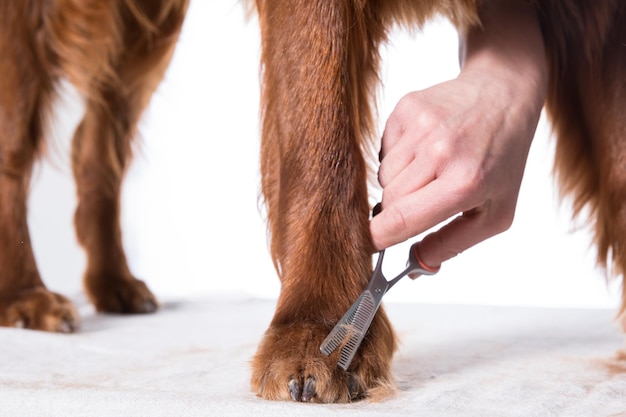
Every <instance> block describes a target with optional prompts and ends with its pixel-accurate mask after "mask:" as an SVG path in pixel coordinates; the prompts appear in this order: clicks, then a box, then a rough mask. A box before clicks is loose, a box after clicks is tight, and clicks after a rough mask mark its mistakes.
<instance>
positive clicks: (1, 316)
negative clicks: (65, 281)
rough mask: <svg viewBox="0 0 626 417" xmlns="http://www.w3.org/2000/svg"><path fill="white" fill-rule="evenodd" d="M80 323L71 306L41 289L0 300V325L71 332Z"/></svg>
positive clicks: (67, 301)
mask: <svg viewBox="0 0 626 417" xmlns="http://www.w3.org/2000/svg"><path fill="white" fill-rule="evenodd" d="M79 323H80V320H79V317H78V313H77V312H76V309H75V308H74V306H73V305H72V303H71V302H70V301H69V300H68V299H67V298H65V297H63V296H62V295H59V294H56V293H53V292H50V291H48V290H47V289H45V288H44V287H37V288H32V289H27V290H22V291H20V292H18V293H16V294H15V296H12V297H7V298H3V299H0V326H4V327H16V328H24V329H31V330H44V331H48V332H58V333H72V332H74V331H75V330H77V329H78V326H79Z"/></svg>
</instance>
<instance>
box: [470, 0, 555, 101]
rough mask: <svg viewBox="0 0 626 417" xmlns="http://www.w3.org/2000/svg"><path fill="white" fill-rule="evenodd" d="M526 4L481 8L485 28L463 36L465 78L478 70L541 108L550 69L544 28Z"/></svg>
mask: <svg viewBox="0 0 626 417" xmlns="http://www.w3.org/2000/svg"><path fill="white" fill-rule="evenodd" d="M527 3H528V2H525V1H512V0H504V1H500V0H486V1H484V2H483V4H482V5H481V6H480V9H479V15H480V18H481V22H482V27H475V28H472V29H469V30H468V31H467V32H466V33H461V34H460V49H459V60H460V64H461V68H462V75H463V74H466V73H470V72H474V71H480V72H485V73H487V74H489V77H491V78H492V79H493V80H494V81H497V80H501V81H502V82H503V84H504V85H509V86H510V88H511V89H516V91H515V92H514V93H515V94H520V96H519V99H520V100H526V101H527V104H528V105H531V106H533V107H534V108H538V109H541V107H542V106H543V101H544V99H545V95H546V89H547V80H548V68H547V62H546V56H545V50H544V43H543V37H542V33H541V28H540V27H539V23H538V20H537V17H536V15H535V12H534V10H533V9H532V7H531V6H530V5H528V4H527Z"/></svg>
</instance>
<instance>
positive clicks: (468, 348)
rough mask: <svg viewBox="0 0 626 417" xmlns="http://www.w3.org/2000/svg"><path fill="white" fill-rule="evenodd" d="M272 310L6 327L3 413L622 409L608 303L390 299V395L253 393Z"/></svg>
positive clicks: (256, 304) (237, 308) (624, 376)
mask: <svg viewBox="0 0 626 417" xmlns="http://www.w3.org/2000/svg"><path fill="white" fill-rule="evenodd" d="M273 307H274V302H273V301H263V300H244V299H219V300H218V299H207V300H183V301H178V302H166V303H164V305H163V308H162V310H161V311H160V312H159V313H158V314H155V315H148V316H134V317H121V316H109V315H96V314H94V312H93V310H92V308H91V307H89V306H87V305H85V304H84V303H83V306H82V307H81V308H80V310H81V314H82V316H83V324H82V329H81V332H80V333H78V334H75V335H55V334H46V333H40V332H32V331H24V330H14V329H0V415H2V416H63V417H72V416H117V417H120V416H151V417H156V416H168V417H169V416H245V417H248V416H272V417H279V416H292V415H298V416H299V417H307V416H315V417H320V416H359V417H367V416H383V415H384V416H429V417H437V416H446V417H448V416H472V417H476V416H501V417H507V416H520V417H533V416H572V417H574V416H580V417H583V416H584V417H590V416H596V417H597V416H613V417H617V416H620V417H626V362H620V361H617V360H616V359H615V354H616V353H617V352H618V351H619V350H620V349H621V348H622V347H623V337H622V335H621V334H620V332H619V331H618V327H617V326H616V325H615V323H614V322H613V312H611V311H607V310H562V309H560V310H547V309H533V308H508V307H507V308H504V307H472V306H444V305H415V304H390V305H388V306H387V309H388V312H389V315H390V317H391V319H392V321H393V322H394V324H395V327H396V330H397V332H398V334H399V336H400V338H401V345H400V349H399V351H398V353H397V355H396V357H395V361H394V369H395V374H396V377H397V382H398V386H399V393H398V395H397V396H395V397H394V398H391V399H389V400H387V401H384V402H380V403H371V402H368V401H362V402H356V403H352V404H345V405H317V404H300V403H289V402H270V401H264V400H261V399H259V398H257V397H256V396H255V395H254V394H252V393H251V392H250V389H249V385H248V379H249V375H250V370H249V360H250V358H251V356H252V355H253V354H254V351H255V349H256V344H257V343H258V341H259V340H260V338H261V337H262V334H263V332H264V331H265V329H266V327H267V324H268V323H269V321H270V319H271V317H272V312H273Z"/></svg>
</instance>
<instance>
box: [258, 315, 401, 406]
mask: <svg viewBox="0 0 626 417" xmlns="http://www.w3.org/2000/svg"><path fill="white" fill-rule="evenodd" d="M379 313H381V314H379V315H377V319H375V320H374V322H373V323H372V327H371V328H370V331H369V333H368V335H367V336H366V337H365V339H364V340H363V344H362V345H361V348H360V349H359V351H358V352H357V354H356V356H355V357H354V359H353V361H352V364H351V366H350V368H349V369H348V371H344V370H342V369H340V368H339V367H338V366H337V362H338V360H339V352H334V353H333V354H332V355H331V356H329V357H325V356H323V355H322V354H321V353H320V345H321V343H322V341H323V340H324V338H325V337H326V336H327V335H328V333H329V332H330V330H331V328H332V326H330V327H329V326H328V325H324V324H321V323H291V324H283V325H278V326H276V325H272V326H270V328H269V329H268V331H267V332H266V333H265V336H264V338H263V340H262V342H261V344H260V346H259V349H258V351H257V353H256V355H255V356H254V358H253V360H252V381H251V384H252V389H253V390H254V391H255V392H256V393H257V395H259V396H260V397H262V398H265V399H269V400H287V401H288V400H292V401H303V402H319V403H345V402H350V401H355V400H359V399H363V398H369V399H372V400H377V399H382V398H385V397H388V396H390V395H391V394H392V393H393V392H394V389H395V388H394V384H393V383H392V380H391V373H390V362H391V357H392V355H393V350H394V348H395V341H394V336H393V331H392V330H391V326H390V325H389V323H388V320H387V318H386V317H385V316H384V313H383V312H382V311H379Z"/></svg>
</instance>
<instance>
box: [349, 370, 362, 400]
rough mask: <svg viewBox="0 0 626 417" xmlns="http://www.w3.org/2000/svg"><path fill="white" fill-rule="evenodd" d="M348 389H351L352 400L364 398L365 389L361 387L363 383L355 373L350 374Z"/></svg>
mask: <svg viewBox="0 0 626 417" xmlns="http://www.w3.org/2000/svg"><path fill="white" fill-rule="evenodd" d="M348 389H349V390H350V400H359V399H361V398H363V390H362V389H361V384H360V383H359V380H358V379H357V377H356V376H355V375H354V374H350V379H349V382H348Z"/></svg>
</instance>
